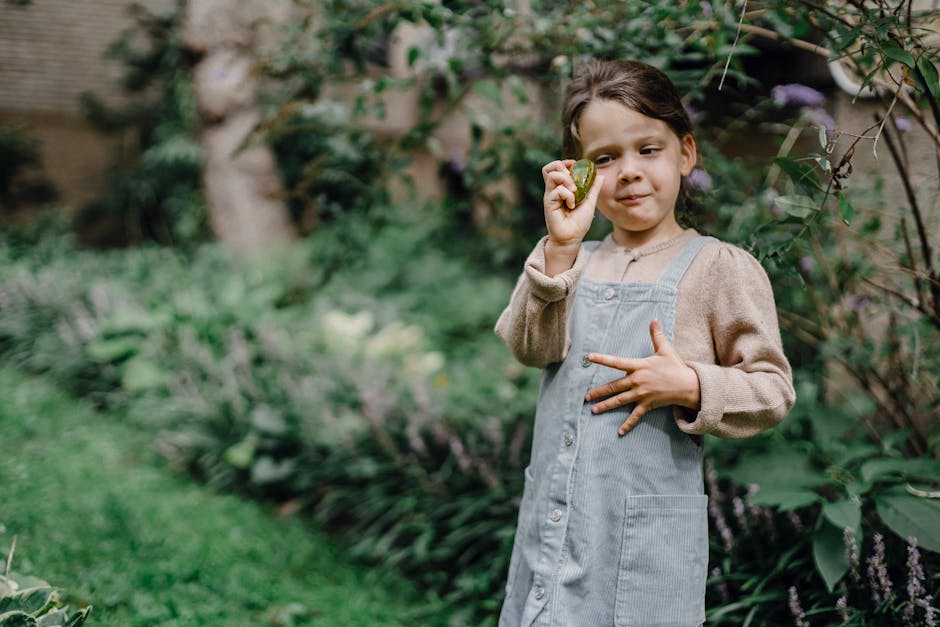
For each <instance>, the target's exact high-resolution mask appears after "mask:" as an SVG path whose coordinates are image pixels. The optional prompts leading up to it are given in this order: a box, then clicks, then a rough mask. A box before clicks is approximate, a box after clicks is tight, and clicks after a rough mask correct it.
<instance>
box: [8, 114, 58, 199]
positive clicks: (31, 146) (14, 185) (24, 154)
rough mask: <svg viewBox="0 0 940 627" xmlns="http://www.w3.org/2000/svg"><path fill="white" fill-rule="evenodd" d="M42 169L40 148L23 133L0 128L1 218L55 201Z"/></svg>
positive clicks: (18, 130)
mask: <svg viewBox="0 0 940 627" xmlns="http://www.w3.org/2000/svg"><path fill="white" fill-rule="evenodd" d="M41 168H42V159H41V157H40V154H39V147H38V145H37V142H36V141H35V140H34V139H33V138H32V137H30V136H29V134H28V133H27V132H26V130H24V129H22V128H20V127H16V126H8V125H0V218H8V217H9V216H10V215H11V214H13V213H14V212H15V211H16V210H17V209H21V208H23V207H24V206H29V205H39V204H44V203H48V202H51V201H53V200H54V199H55V198H56V192H55V189H54V188H53V186H52V184H51V183H50V182H49V181H48V180H47V179H46V178H45V177H44V176H43V175H42V173H41Z"/></svg>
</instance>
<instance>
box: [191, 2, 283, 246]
mask: <svg viewBox="0 0 940 627" xmlns="http://www.w3.org/2000/svg"><path fill="white" fill-rule="evenodd" d="M278 4H279V3H269V2H264V1H263V0H189V1H188V2H187V5H186V11H185V16H184V23H183V29H182V30H183V32H182V37H183V44H184V46H185V47H186V48H187V49H189V50H191V51H192V52H194V53H196V54H198V55H200V57H201V59H200V61H199V63H198V65H197V66H196V69H195V72H194V73H193V82H194V90H195V94H196V101H197V104H198V106H199V111H200V115H201V116H202V121H203V133H202V143H203V146H204V148H205V151H206V164H205V167H204V170H203V183H204V186H205V191H206V197H207V200H208V204H209V217H210V223H211V225H212V229H213V231H214V232H215V234H216V236H217V237H218V238H219V239H220V240H221V241H223V242H225V243H227V244H230V245H231V246H233V247H234V248H237V249H242V250H244V249H249V250H250V249H259V248H264V247H266V246H269V245H273V244H278V243H283V242H287V241H290V240H292V239H294V238H295V237H296V234H295V231H294V227H293V225H292V223H291V220H290V216H289V213H288V210H287V207H286V206H285V204H284V202H283V201H282V200H281V198H282V197H283V196H282V193H281V192H282V186H281V182H280V178H279V176H278V173H277V166H276V162H275V160H274V156H273V154H272V152H271V150H270V149H269V148H268V146H267V145H265V144H264V143H263V142H261V141H254V140H251V139H249V138H250V136H251V133H252V131H253V130H254V128H255V126H256V125H257V123H258V121H259V120H260V118H261V114H260V112H259V110H258V106H257V102H256V93H257V87H258V85H257V80H256V79H255V77H254V76H253V74H252V68H253V67H254V65H255V63H256V59H257V55H256V50H257V46H258V43H259V41H258V40H259V37H261V34H260V33H259V32H258V30H257V29H256V28H255V25H256V24H259V23H261V24H267V23H270V22H277V21H278V17H280V16H276V15H273V13H274V12H275V10H276V9H277V7H278ZM280 4H282V5H283V3H280Z"/></svg>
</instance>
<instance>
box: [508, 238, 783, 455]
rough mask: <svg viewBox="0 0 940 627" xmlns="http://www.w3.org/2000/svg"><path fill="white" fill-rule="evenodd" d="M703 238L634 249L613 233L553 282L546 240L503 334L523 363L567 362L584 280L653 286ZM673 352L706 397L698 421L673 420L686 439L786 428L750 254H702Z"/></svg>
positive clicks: (685, 288) (680, 296)
mask: <svg viewBox="0 0 940 627" xmlns="http://www.w3.org/2000/svg"><path fill="white" fill-rule="evenodd" d="M697 236H698V233H697V232H696V231H695V230H694V229H687V230H685V231H683V232H682V233H681V234H680V235H678V236H676V237H675V238H673V239H671V240H669V241H666V242H663V243H660V244H656V245H653V246H649V247H641V248H635V249H627V248H625V247H623V246H619V245H618V244H617V243H616V242H615V241H614V240H613V238H612V237H611V236H609V235H608V236H607V237H606V238H605V239H604V240H603V241H602V242H601V244H600V246H599V247H598V248H597V250H595V251H594V252H593V253H592V254H591V255H590V259H589V260H588V261H587V263H585V259H586V257H587V255H586V254H585V251H584V249H583V248H582V249H581V251H580V252H579V253H578V257H577V259H576V260H575V263H574V265H573V266H572V268H571V269H570V270H567V271H565V272H563V273H561V274H558V275H556V276H554V277H549V276H547V275H546V274H545V241H546V239H547V238H543V239H542V240H541V241H540V242H539V243H538V244H537V245H536V247H535V249H534V250H533V251H532V253H531V254H530V255H529V258H528V259H527V260H526V263H525V269H524V271H523V273H522V275H521V276H520V277H519V280H518V282H517V284H516V288H515V290H514V291H513V294H512V298H511V299H510V302H509V305H508V306H507V307H506V309H505V310H504V311H503V313H502V315H501V316H500V317H499V320H498V321H497V323H496V333H497V334H498V335H499V336H500V338H502V340H503V342H505V343H506V345H507V346H508V347H509V349H510V350H511V351H512V353H513V355H515V357H516V358H517V359H518V360H519V361H520V362H522V363H523V364H526V365H529V366H535V367H539V368H544V367H545V366H547V365H549V364H552V363H555V362H558V361H561V360H562V359H563V358H564V357H565V354H566V353H567V350H568V346H569V338H568V337H567V333H566V330H565V328H566V320H567V314H568V311H569V309H570V306H571V304H572V302H573V299H574V293H575V288H576V287H577V284H578V279H579V278H580V277H581V276H582V274H583V275H584V276H586V277H588V278H590V279H593V280H595V281H624V282H650V281H655V280H656V279H657V278H658V277H659V275H660V273H661V272H662V271H663V270H664V269H665V268H666V267H667V266H668V265H669V262H670V261H672V260H673V258H675V257H676V256H677V255H678V254H679V252H680V251H681V250H682V247H683V245H684V244H686V243H687V242H689V241H690V240H691V239H693V238H695V237H697ZM673 344H674V346H675V349H676V351H677V352H678V353H679V355H680V356H681V357H682V358H683V359H684V360H685V361H686V363H687V364H688V365H689V366H690V367H691V368H693V369H694V370H695V372H696V374H697V375H698V379H699V384H700V389H701V407H700V409H699V411H698V412H697V413H696V412H694V411H692V410H686V409H680V408H677V409H676V411H675V412H674V414H675V419H676V423H677V425H678V426H679V428H680V429H681V430H682V431H684V432H686V433H688V434H690V435H695V436H698V435H704V434H712V435H716V436H719V437H723V438H743V437H748V436H751V435H754V434H755V433H758V432H760V431H762V430H764V429H767V428H770V427H772V426H774V425H776V424H778V423H779V422H780V421H782V420H783V419H784V418H785V417H786V415H787V413H788V412H789V411H790V408H791V407H792V406H793V403H794V401H795V399H796V394H795V392H794V390H793V380H792V373H791V370H790V364H789V363H788V362H787V358H786V356H784V354H783V347H782V344H781V341H780V329H779V326H778V322H777V310H776V304H775V302H774V295H773V290H772V289H771V286H770V281H769V280H768V278H767V274H766V272H764V269H763V268H762V267H761V265H760V264H759V263H758V262H757V260H756V259H754V257H752V256H751V255H750V254H748V253H747V252H745V251H744V250H741V249H740V248H737V247H735V246H732V245H730V244H727V243H723V242H720V243H715V244H710V245H707V246H705V247H704V248H703V249H702V251H701V252H700V253H699V254H698V256H697V257H696V258H695V260H694V261H693V262H692V265H691V266H689V269H688V270H687V271H686V273H685V275H684V276H683V278H682V280H681V281H680V282H679V285H678V293H677V295H676V318H675V332H674V341H673ZM586 391H587V390H585V392H586Z"/></svg>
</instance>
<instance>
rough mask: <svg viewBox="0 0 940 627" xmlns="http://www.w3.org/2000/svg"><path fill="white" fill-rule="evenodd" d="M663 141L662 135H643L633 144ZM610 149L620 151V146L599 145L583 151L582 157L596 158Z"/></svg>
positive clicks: (615, 144) (613, 144)
mask: <svg viewBox="0 0 940 627" xmlns="http://www.w3.org/2000/svg"><path fill="white" fill-rule="evenodd" d="M664 141H665V140H664V139H663V135H662V134H657V133H654V134H650V135H643V136H642V137H637V138H636V139H635V140H634V143H636V144H650V143H654V144H656V143H662V142H664ZM612 149H613V150H620V144H618V143H608V144H602V145H600V146H595V147H592V148H591V149H590V150H584V157H585V158H586V157H593V156H596V155H599V154H603V153H605V152H609V151H610V150H612Z"/></svg>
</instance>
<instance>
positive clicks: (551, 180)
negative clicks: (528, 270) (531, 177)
mask: <svg viewBox="0 0 940 627" xmlns="http://www.w3.org/2000/svg"><path fill="white" fill-rule="evenodd" d="M573 163H574V159H564V160H559V161H552V162H551V163H548V164H546V165H545V166H544V167H542V178H543V179H544V180H545V195H544V196H543V197H542V203H543V205H544V209H545V227H546V228H547V229H548V238H549V241H551V243H552V244H553V245H555V246H557V247H559V248H573V247H578V246H580V244H581V240H583V239H584V236H585V235H586V234H587V232H588V229H590V228H591V223H592V222H593V220H594V209H595V207H596V206H597V195H598V193H599V192H600V189H601V185H602V184H603V182H604V176H603V175H602V174H598V175H597V178H596V179H595V180H594V185H592V186H591V190H590V191H589V192H588V195H587V196H586V197H585V198H584V200H582V201H581V204H579V205H577V206H575V204H574V193H575V185H574V179H572V178H571V172H570V171H569V170H568V167H569V166H571V165H572V164H573Z"/></svg>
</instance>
